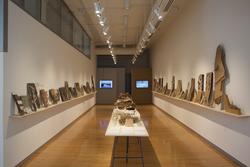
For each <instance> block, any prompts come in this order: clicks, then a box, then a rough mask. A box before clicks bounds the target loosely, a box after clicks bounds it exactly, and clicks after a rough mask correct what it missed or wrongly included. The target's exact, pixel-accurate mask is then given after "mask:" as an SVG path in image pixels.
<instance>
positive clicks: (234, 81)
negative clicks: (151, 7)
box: [151, 0, 250, 166]
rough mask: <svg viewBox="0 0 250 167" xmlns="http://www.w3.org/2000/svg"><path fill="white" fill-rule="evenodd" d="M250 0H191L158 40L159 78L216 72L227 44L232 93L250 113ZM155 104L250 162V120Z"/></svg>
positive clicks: (154, 62) (155, 70)
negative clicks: (218, 57)
mask: <svg viewBox="0 0 250 167" xmlns="http://www.w3.org/2000/svg"><path fill="white" fill-rule="evenodd" d="M249 9H250V1H248V0H237V1H235V0H189V1H187V4H186V6H185V7H184V9H183V10H182V11H181V13H180V15H179V16H177V18H175V19H174V20H173V21H172V22H171V23H170V24H169V25H168V26H166V27H165V29H164V32H162V33H161V34H160V35H161V37H160V38H159V39H157V41H156V42H155V43H154V44H153V47H152V48H151V49H152V52H151V56H152V69H153V77H156V78H157V77H164V80H165V81H168V82H169V83H170V82H171V77H172V76H173V75H175V77H176V80H178V79H181V80H182V81H183V88H184V89H186V87H187V83H188V81H189V80H190V79H191V78H192V77H195V78H196V81H197V78H198V76H199V74H202V73H203V74H205V73H207V72H210V71H213V67H214V60H215V53H216V48H217V46H218V45H219V44H223V45H224V47H225V52H226V64H227V67H228V69H229V73H230V79H228V80H227V81H226V92H227V94H228V95H229V97H230V99H231V100H233V102H234V104H236V105H237V106H239V107H240V108H241V109H242V111H243V113H245V114H250V89H249V83H250V77H249V71H250V56H249V53H250V47H249V43H250V31H249V30H250V19H249V18H250V10H249ZM163 24H164V23H163ZM154 104H155V105H157V106H159V107H160V108H162V109H163V110H165V111H166V112H167V113H169V114H170V115H172V116H174V117H175V118H177V119H178V120H179V121H181V122H183V123H184V124H185V125H187V126H188V127H190V128H191V129H193V130H195V131H196V132H197V133H199V134H200V135H202V136H203V137H205V138H206V139H208V140H209V141H211V142H212V143H213V144H215V145H217V146H218V147H220V148H221V149H223V150H224V151H226V152H227V153H228V154H230V155H232V156H233V157H235V158H236V159H238V160H239V161H241V162H242V163H244V164H246V165H248V166H250V159H249V149H250V128H249V127H250V118H244V119H243V118H242V119H238V118H231V117H228V116H223V115H220V114H208V113H201V112H199V111H194V110H193V109H190V107H189V108H187V107H185V106H176V105H174V104H171V103H168V102H164V101H162V100H160V99H158V98H156V97H155V98H154Z"/></svg>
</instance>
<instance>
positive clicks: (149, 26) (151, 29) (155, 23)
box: [132, 0, 175, 64]
mask: <svg viewBox="0 0 250 167" xmlns="http://www.w3.org/2000/svg"><path fill="white" fill-rule="evenodd" d="M174 1H175V0H159V1H155V3H154V6H153V8H152V10H151V13H150V15H149V16H148V20H147V23H146V24H145V26H144V29H143V31H142V34H141V36H140V38H139V41H138V43H137V48H136V51H135V54H136V55H137V56H139V55H140V54H141V53H142V52H143V49H144V48H146V47H147V45H148V43H149V41H150V39H151V37H152V36H153V34H154V33H155V31H156V30H157V29H158V27H159V25H160V23H161V22H162V21H163V18H164V16H165V15H166V13H167V12H168V11H169V10H170V8H171V6H172V5H173V2H174ZM136 55H134V56H133V57H134V58H133V59H132V63H133V64H134V61H136Z"/></svg>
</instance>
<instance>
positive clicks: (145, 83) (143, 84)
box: [136, 80, 149, 89]
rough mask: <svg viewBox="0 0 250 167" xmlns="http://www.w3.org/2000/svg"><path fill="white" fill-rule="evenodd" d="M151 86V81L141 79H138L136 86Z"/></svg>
mask: <svg viewBox="0 0 250 167" xmlns="http://www.w3.org/2000/svg"><path fill="white" fill-rule="evenodd" d="M148 87H149V82H148V81H147V80H140V81H136V88H139V89H141V88H148Z"/></svg>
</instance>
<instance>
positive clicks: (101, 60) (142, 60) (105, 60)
mask: <svg viewBox="0 0 250 167" xmlns="http://www.w3.org/2000/svg"><path fill="white" fill-rule="evenodd" d="M131 60H132V56H131V55H127V56H125V55H124V56H119V55H118V56H117V64H114V62H113V59H112V57H111V56H97V67H98V68H105V67H108V68H125V69H126V73H131V71H130V70H131V68H142V67H143V68H145V67H150V56H149V51H148V50H146V51H145V52H144V53H143V54H142V55H140V56H139V57H138V58H137V61H136V62H135V64H132V61H131Z"/></svg>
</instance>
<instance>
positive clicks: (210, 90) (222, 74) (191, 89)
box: [153, 45, 241, 115]
mask: <svg viewBox="0 0 250 167" xmlns="http://www.w3.org/2000/svg"><path fill="white" fill-rule="evenodd" d="M224 57H225V54H224V50H223V47H222V46H221V45H219V46H218V47H217V50H216V58H215V65H214V73H213V72H209V73H207V74H206V88H205V92H204V74H200V75H199V78H198V91H197V92H196V90H195V79H194V78H192V79H191V82H188V85H187V89H186V90H185V91H183V90H182V81H181V80H178V83H177V88H176V89H175V76H173V77H172V83H171V88H170V89H168V84H167V83H166V86H165V87H163V79H162V78H160V79H159V80H158V81H157V79H154V80H153V83H154V84H153V91H156V92H158V93H163V94H165V95H167V96H171V97H174V98H180V99H183V100H187V101H191V102H195V103H200V104H202V105H205V106H209V107H213V105H214V103H215V104H217V105H219V104H220V105H221V110H223V109H225V111H226V112H229V113H233V114H237V115H240V114H241V110H240V109H239V108H238V107H237V106H234V105H233V104H231V103H230V101H229V98H228V96H227V95H226V93H225V80H226V69H225V62H224ZM214 87H215V90H214ZM162 89H163V91H162Z"/></svg>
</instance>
